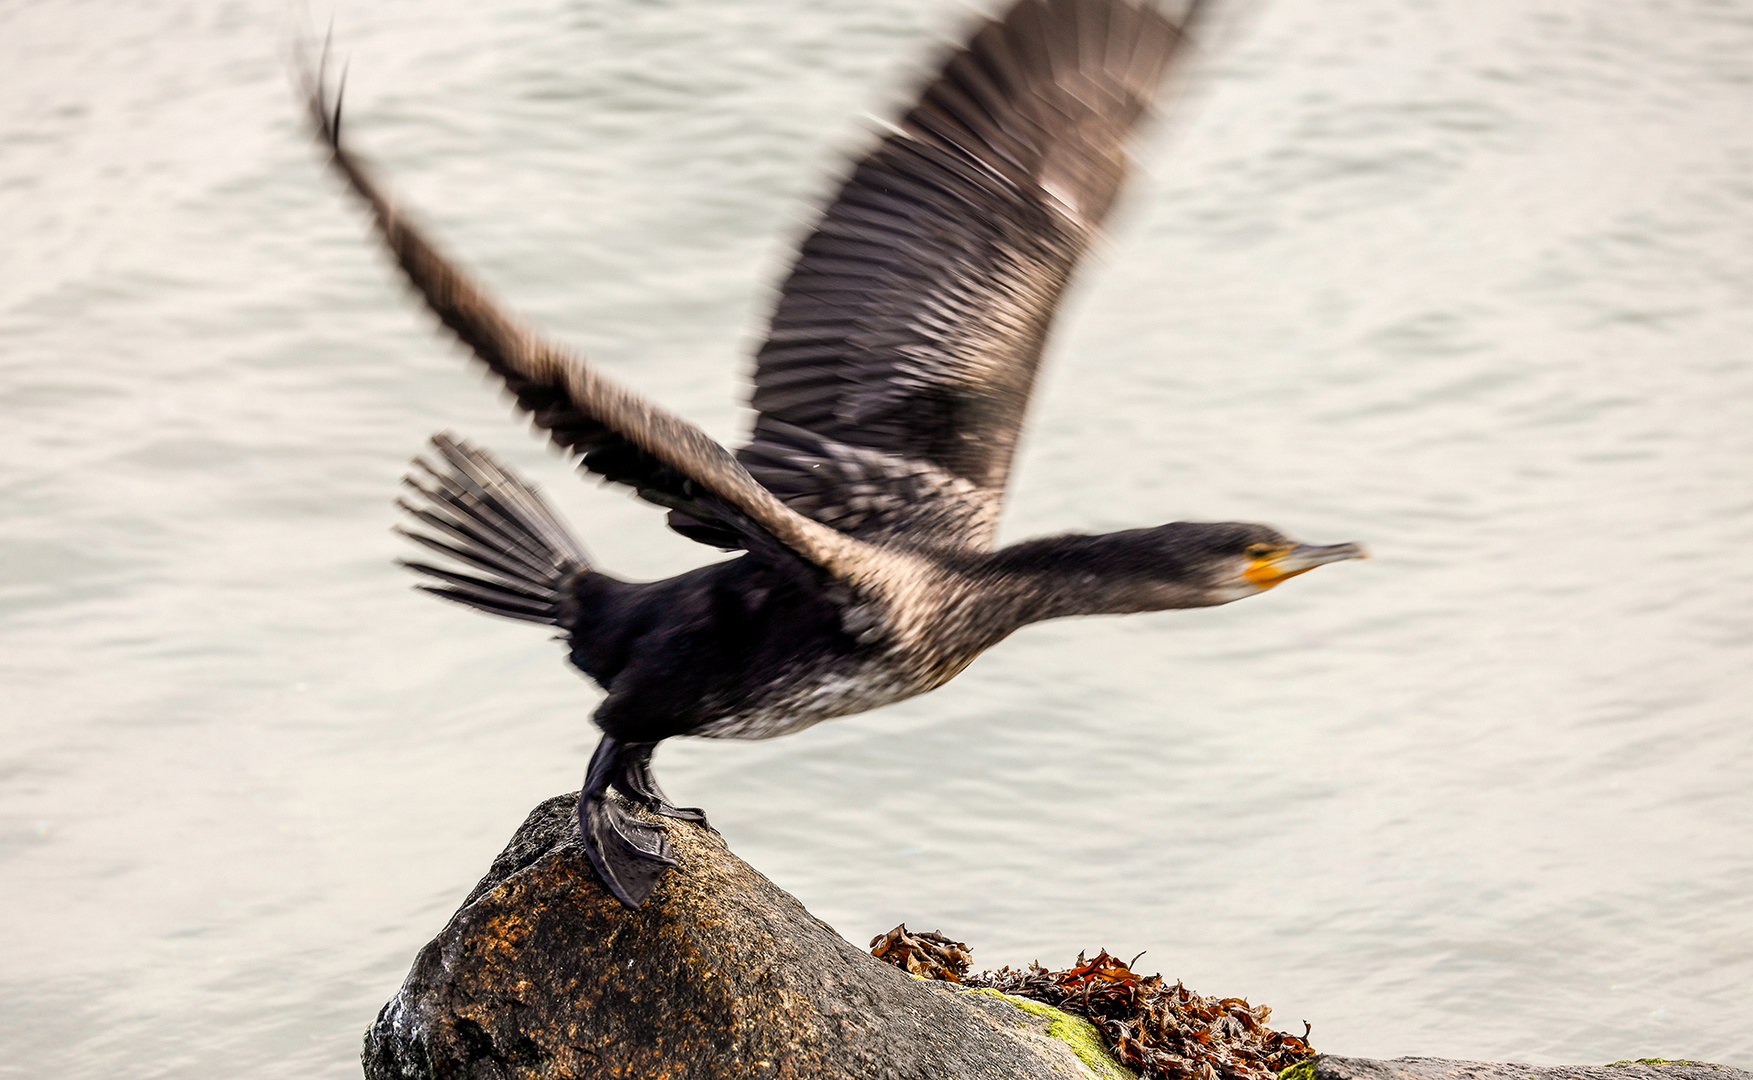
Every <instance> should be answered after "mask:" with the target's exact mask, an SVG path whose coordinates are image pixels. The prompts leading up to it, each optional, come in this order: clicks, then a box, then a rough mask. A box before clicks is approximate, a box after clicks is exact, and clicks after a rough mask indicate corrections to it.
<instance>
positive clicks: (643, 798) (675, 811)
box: [610, 743, 707, 825]
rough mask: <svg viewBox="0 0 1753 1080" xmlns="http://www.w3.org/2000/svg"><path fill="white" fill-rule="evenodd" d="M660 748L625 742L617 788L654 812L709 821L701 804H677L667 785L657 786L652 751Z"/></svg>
mask: <svg viewBox="0 0 1753 1080" xmlns="http://www.w3.org/2000/svg"><path fill="white" fill-rule="evenodd" d="M656 749H657V744H656V743H634V744H632V745H630V746H626V745H624V746H622V748H621V754H620V767H619V768H618V769H617V770H616V772H615V775H614V777H613V779H612V780H611V781H610V782H611V783H613V784H614V785H615V790H616V791H619V792H620V793H621V794H622V795H625V796H626V797H627V798H628V799H631V800H632V801H633V802H636V803H638V804H639V805H640V806H643V807H645V808H646V809H647V810H650V811H651V812H652V813H654V814H662V815H663V816H664V817H673V818H679V819H681V820H682V821H698V822H699V823H700V824H702V825H705V824H706V823H707V822H706V812H705V811H704V810H701V809H700V808H699V807H697V806H677V805H675V804H674V803H672V802H670V801H669V799H668V798H667V797H666V796H665V795H664V793H663V789H662V788H660V787H658V786H657V780H656V779H655V778H654V777H653V776H652V775H651V753H652V751H653V750H656Z"/></svg>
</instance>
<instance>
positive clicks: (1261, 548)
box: [1248, 544, 1273, 559]
mask: <svg viewBox="0 0 1753 1080" xmlns="http://www.w3.org/2000/svg"><path fill="white" fill-rule="evenodd" d="M1272 552H1273V547H1272V545H1271V544H1249V545H1248V558H1250V559H1265V558H1269V557H1270V556H1271V555H1272Z"/></svg>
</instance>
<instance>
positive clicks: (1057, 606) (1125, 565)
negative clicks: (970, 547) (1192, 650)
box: [975, 533, 1213, 634]
mask: <svg viewBox="0 0 1753 1080" xmlns="http://www.w3.org/2000/svg"><path fill="white" fill-rule="evenodd" d="M1133 550H1134V548H1133V546H1132V545H1131V544H1129V543H1128V538H1127V536H1126V534H1121V533H1111V534H1107V535H1100V536H1082V535H1072V536H1051V537H1043V538H1041V539H1036V540H1027V541H1024V542H1022V543H1020V544H1013V545H1011V546H1010V547H1007V548H1003V549H1001V550H999V551H996V552H993V553H992V554H991V555H989V556H987V557H986V558H985V560H984V562H983V563H982V565H981V566H980V567H979V569H978V570H977V571H976V575H975V576H976V577H977V579H978V580H979V581H980V585H979V587H978V590H977V593H976V595H977V596H978V597H980V599H978V600H976V602H977V603H980V604H982V605H984V606H986V607H987V609H988V610H987V615H986V619H987V620H988V621H990V622H991V623H992V624H994V625H1003V626H1004V628H1005V629H1004V633H1005V634H1008V633H1010V632H1011V631H1013V630H1017V629H1020V628H1021V627H1024V626H1027V625H1029V624H1030V623H1037V622H1044V621H1046V620H1048V619H1062V618H1066V617H1069V616H1073V615H1124V614H1130V613H1133V612H1140V611H1162V610H1164V609H1166V608H1178V607H1201V606H1204V605H1206V604H1210V603H1212V602H1213V599H1212V598H1211V597H1210V596H1209V595H1208V590H1207V589H1206V588H1204V587H1203V586H1201V585H1197V584H1195V583H1193V582H1190V581H1186V582H1180V581H1176V580H1175V575H1173V574H1165V573H1159V572H1152V571H1154V570H1157V569H1158V568H1156V567H1140V566H1137V565H1134V563H1135V562H1136V561H1137V560H1136V558H1133V557H1131V554H1130V553H1131V552H1132V551H1133ZM1165 569H1166V568H1165Z"/></svg>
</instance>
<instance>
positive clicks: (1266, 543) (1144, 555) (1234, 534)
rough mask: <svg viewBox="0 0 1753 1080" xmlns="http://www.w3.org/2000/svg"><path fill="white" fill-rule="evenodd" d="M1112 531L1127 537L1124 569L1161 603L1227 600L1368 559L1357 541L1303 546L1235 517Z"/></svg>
mask: <svg viewBox="0 0 1753 1080" xmlns="http://www.w3.org/2000/svg"><path fill="white" fill-rule="evenodd" d="M1115 535H1116V536H1119V537H1127V538H1128V540H1129V542H1128V543H1126V544H1125V545H1124V547H1125V548H1128V549H1130V551H1129V552H1128V555H1129V557H1128V558H1127V559H1126V560H1125V561H1126V562H1127V563H1129V564H1130V565H1129V566H1128V571H1129V573H1130V574H1131V575H1136V576H1137V578H1138V580H1139V582H1140V586H1141V588H1142V589H1143V590H1144V591H1145V592H1146V593H1160V594H1161V595H1160V597H1159V602H1162V606H1164V607H1205V606H1209V605H1213V604H1227V603H1229V602H1230V601H1232V600H1240V599H1241V598H1243V597H1244V596H1253V595H1254V594H1255V593H1260V592H1265V591H1266V590H1267V589H1270V588H1272V587H1273V586H1274V585H1277V584H1278V583H1279V582H1281V581H1285V580H1287V579H1289V578H1293V577H1296V576H1297V575H1299V574H1306V573H1308V572H1309V571H1310V570H1313V569H1314V568H1315V567H1317V566H1323V565H1325V564H1327V563H1331V562H1341V561H1343V560H1345V559H1363V558H1368V557H1369V556H1368V553H1367V552H1366V551H1364V549H1363V546H1362V545H1361V544H1327V545H1315V544H1303V543H1298V542H1297V541H1295V540H1292V539H1291V538H1290V537H1288V536H1285V535H1284V534H1283V533H1281V532H1279V531H1278V530H1277V529H1274V528H1272V527H1270V526H1267V525H1255V524H1251V523H1247V522H1236V521H1223V522H1202V521H1174V522H1170V523H1169V524H1167V525H1159V526H1157V527H1156V528H1154V529H1137V530H1133V531H1132V532H1131V533H1119V534H1115ZM1153 606H1154V605H1153Z"/></svg>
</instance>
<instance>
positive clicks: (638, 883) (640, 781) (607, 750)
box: [578, 735, 706, 908]
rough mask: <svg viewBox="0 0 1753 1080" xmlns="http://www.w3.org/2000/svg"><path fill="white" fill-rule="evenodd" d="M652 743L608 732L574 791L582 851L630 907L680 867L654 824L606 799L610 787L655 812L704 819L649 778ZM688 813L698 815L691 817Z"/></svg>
mask: <svg viewBox="0 0 1753 1080" xmlns="http://www.w3.org/2000/svg"><path fill="white" fill-rule="evenodd" d="M650 762H651V744H649V743H643V744H638V743H636V744H633V745H626V744H623V743H621V742H619V741H617V740H615V739H611V738H609V737H608V736H606V735H605V736H603V741H602V742H600V743H598V744H597V749H596V753H595V754H593V755H592V756H591V759H590V771H589V772H588V773H587V774H586V775H585V778H584V790H582V791H580V792H579V793H578V831H579V835H580V836H582V837H583V839H584V850H585V854H587V855H589V856H590V864H591V865H592V866H594V867H596V872H597V874H598V875H599V876H600V877H601V878H602V879H603V884H605V885H607V886H608V887H609V891H610V892H612V893H614V894H615V899H617V900H619V901H621V903H623V904H626V905H627V906H628V907H630V908H636V907H638V906H639V905H641V904H643V903H645V898H646V897H648V896H650V895H651V890H653V889H655V888H656V887H657V883H658V881H659V880H661V879H662V878H663V876H664V874H665V873H667V872H668V871H669V869H670V868H671V867H673V866H676V865H678V864H677V863H676V860H675V859H674V858H673V857H672V856H671V855H670V845H669V841H668V840H667V839H665V837H664V830H663V829H662V828H661V827H660V826H657V825H652V824H650V823H649V822H645V821H641V820H639V819H638V818H636V817H634V816H633V815H632V814H629V813H628V812H627V811H626V810H624V809H622V807H621V805H620V804H619V803H618V802H614V801H611V800H610V799H609V797H608V794H609V788H610V787H611V786H613V787H614V788H616V789H617V790H618V791H620V793H621V794H622V795H624V796H626V797H627V798H628V799H629V800H631V801H633V802H635V803H638V804H639V805H641V806H645V807H647V808H648V809H651V810H653V811H654V812H656V813H660V814H662V813H665V812H666V811H670V813H669V814H668V816H670V817H678V818H686V819H688V820H698V821H704V820H706V815H704V814H701V813H700V811H698V810H680V809H678V808H677V807H674V806H671V805H670V804H669V802H668V801H667V800H665V799H664V797H663V793H662V792H661V791H659V790H658V788H657V784H656V783H655V782H653V781H652V779H651V771H650ZM690 814H694V815H698V817H695V818H691V817H689V815H690Z"/></svg>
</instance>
